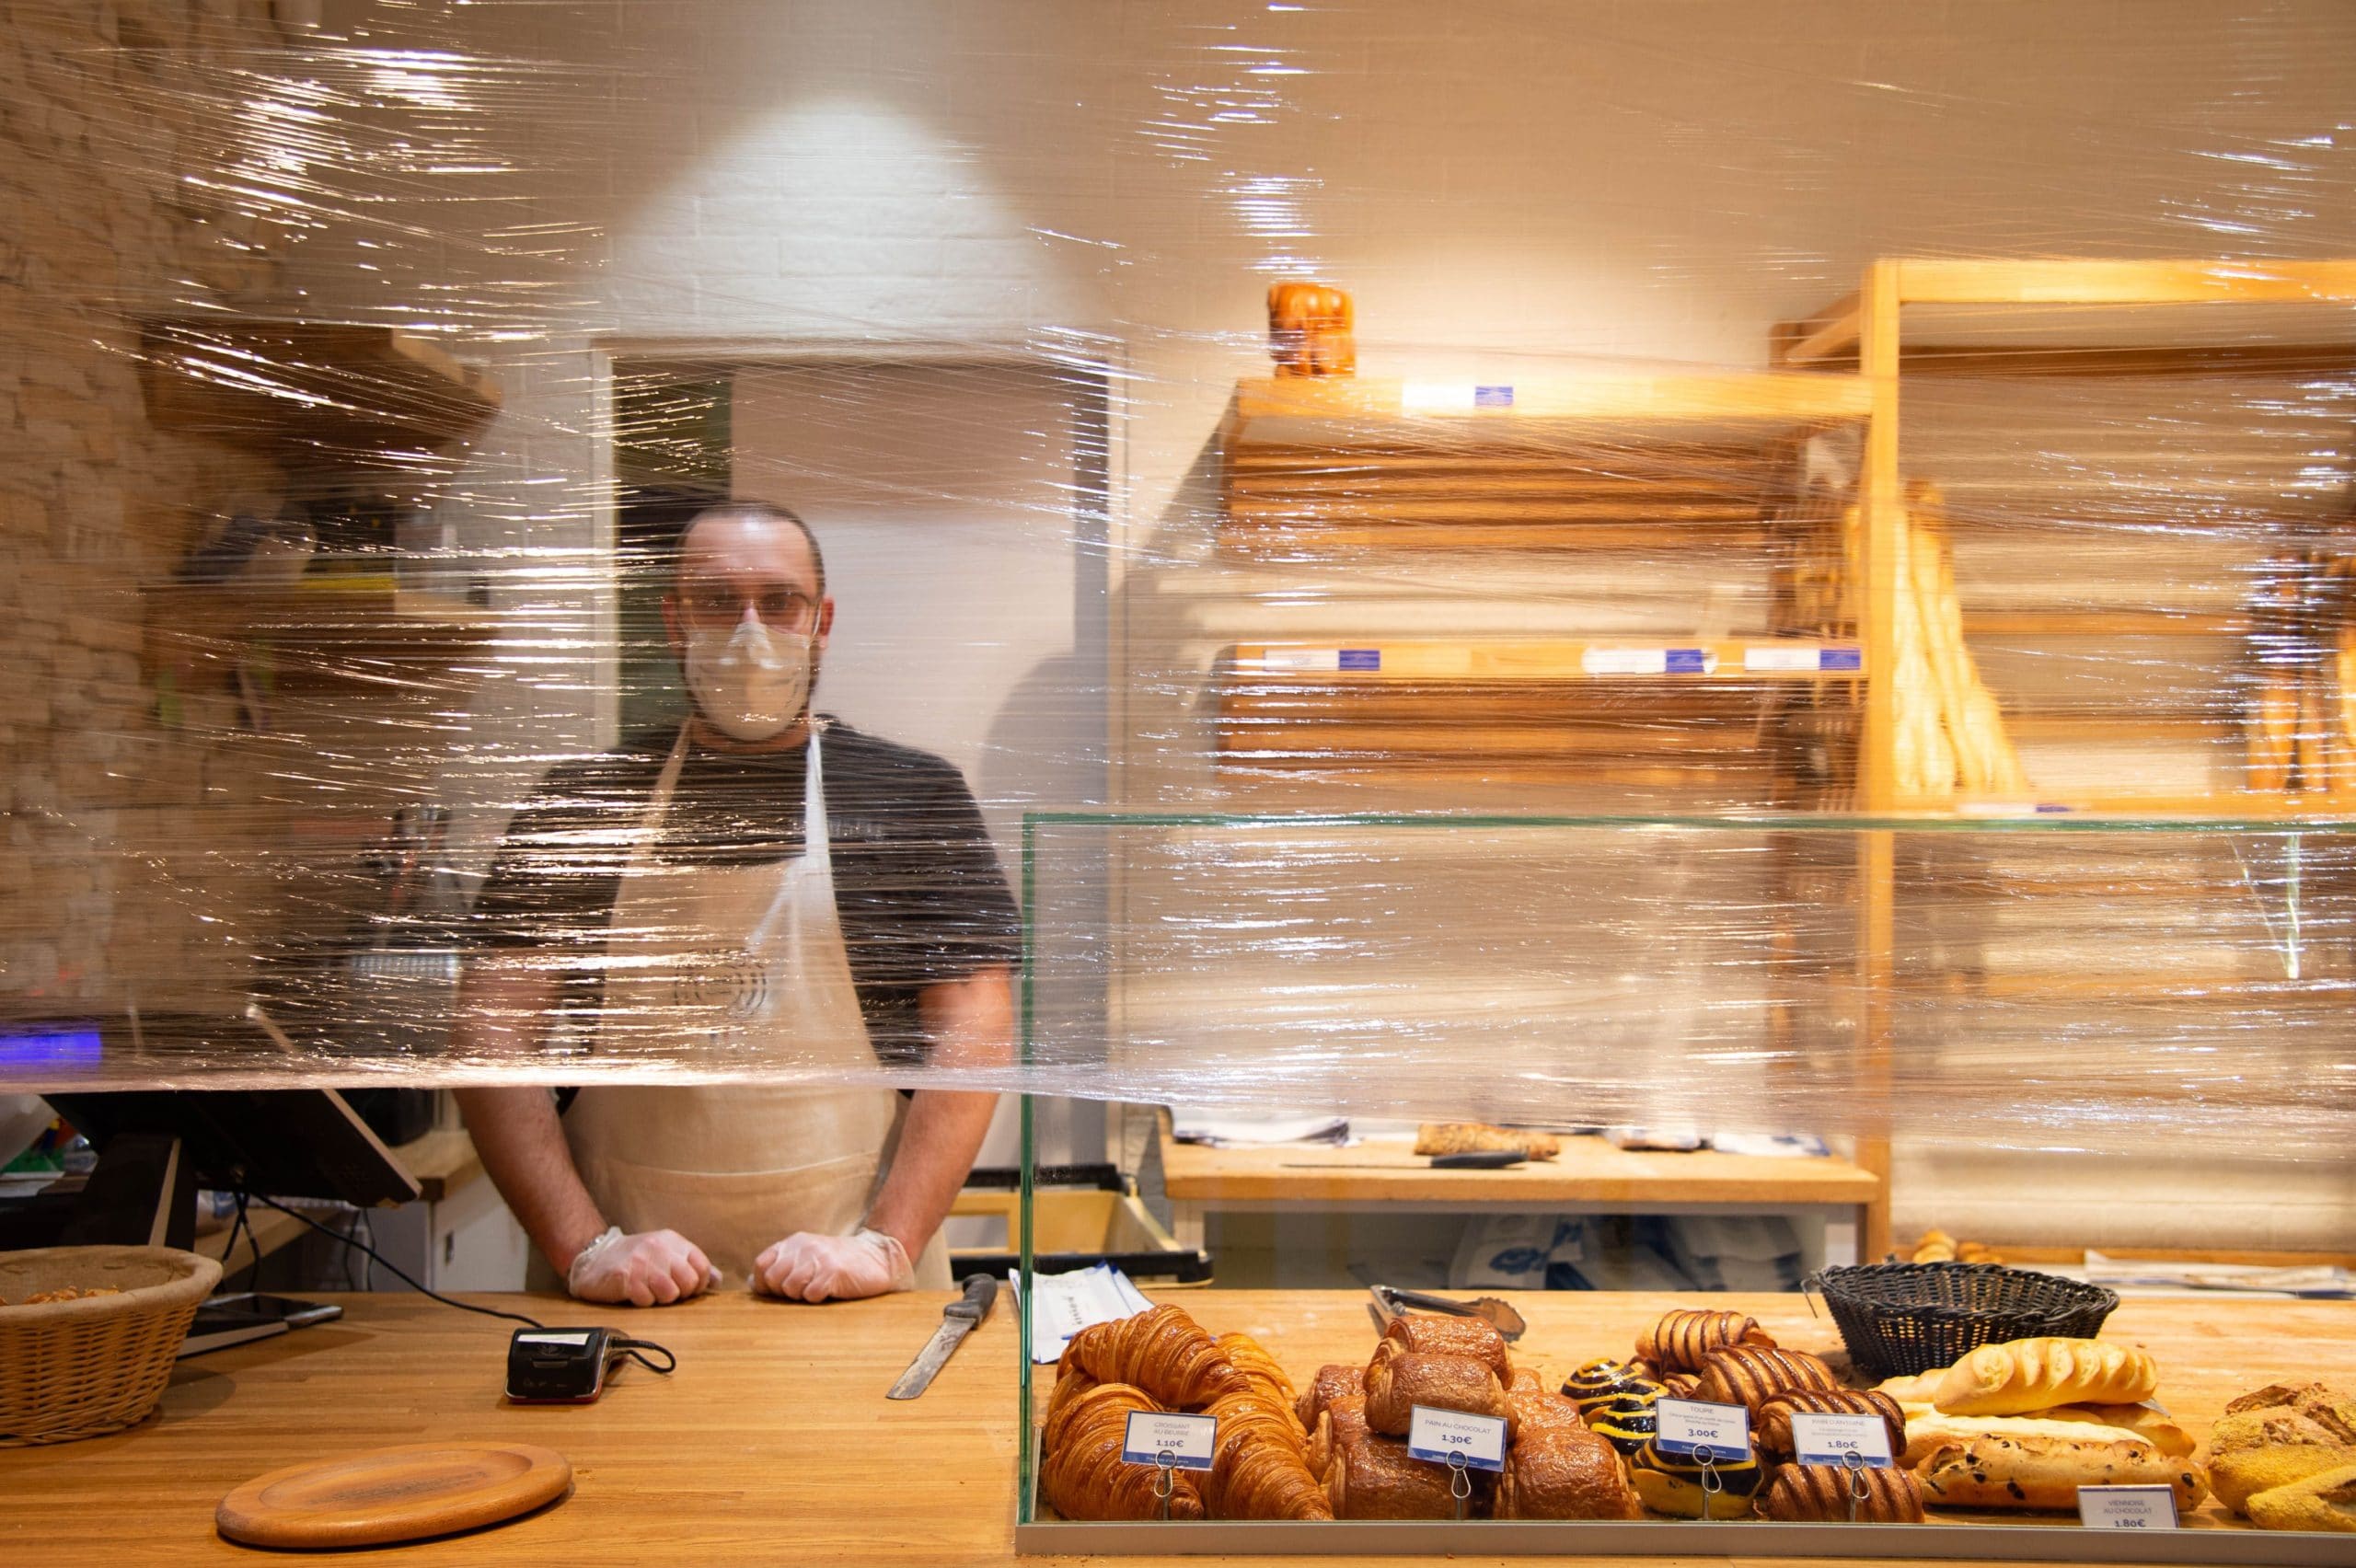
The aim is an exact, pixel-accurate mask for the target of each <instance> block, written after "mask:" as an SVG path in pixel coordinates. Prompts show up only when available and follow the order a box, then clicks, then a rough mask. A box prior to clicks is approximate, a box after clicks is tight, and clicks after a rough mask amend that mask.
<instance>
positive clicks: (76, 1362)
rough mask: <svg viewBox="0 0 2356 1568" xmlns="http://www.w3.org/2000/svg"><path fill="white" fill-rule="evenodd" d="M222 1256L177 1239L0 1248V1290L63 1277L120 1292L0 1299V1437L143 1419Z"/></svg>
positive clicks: (66, 1432) (43, 1285)
mask: <svg viewBox="0 0 2356 1568" xmlns="http://www.w3.org/2000/svg"><path fill="white" fill-rule="evenodd" d="M220 1282H221V1265H220V1264H218V1263H216V1262H214V1261H213V1260H212V1259H210V1258H201V1257H198V1256H197V1255H196V1254H195V1253H194V1252H183V1251H179V1249H177V1248H173V1247H44V1248H41V1249H40V1250H38V1251H30V1252H0V1300H4V1301H13V1302H22V1301H23V1300H24V1299H25V1297H29V1296H35V1295H39V1294H40V1293H42V1292H44V1291H51V1290H57V1289H61V1288H64V1287H65V1286H76V1287H78V1288H81V1289H84V1290H89V1289H96V1288H100V1287H104V1286H113V1287H114V1288H115V1289H117V1290H120V1291H121V1293H122V1294H121V1295H120V1296H97V1297H87V1298H85V1299H83V1300H80V1301H52V1302H45V1303H43V1304H41V1305H40V1306H38V1307H26V1306H14V1307H0V1447H12V1448H13V1447H25V1446H27V1445H29V1444H34V1443H70V1442H73V1441H74V1440H75V1438H77V1437H97V1436H99V1435H103V1434H105V1433H109V1432H120V1431H121V1430H122V1429H123V1428H124V1427H126V1426H130V1425H133V1424H136V1423H138V1422H140V1421H144V1420H145V1419H146V1416H147V1412H150V1411H152V1410H154V1409H155V1408H156V1401H157V1400H158V1399H160V1398H162V1397H163V1393H164V1384H165V1381H166V1380H167V1378H170V1377H171V1375H172V1362H173V1359H174V1358H175V1357H177V1356H178V1355H179V1349H180V1343H181V1342H182V1341H183V1340H185V1339H187V1338H188V1326H189V1323H190V1320H192V1319H193V1318H194V1317H195V1316H196V1309H197V1308H198V1307H199V1306H200V1305H202V1303H203V1300H204V1298H205V1297H208V1296H210V1295H212V1294H213V1287H214V1286H216V1285H218V1284H219V1283H220Z"/></svg>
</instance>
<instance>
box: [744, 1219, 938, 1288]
mask: <svg viewBox="0 0 2356 1568" xmlns="http://www.w3.org/2000/svg"><path fill="white" fill-rule="evenodd" d="M753 1281H754V1283H755V1284H756V1286H759V1287H760V1288H761V1289H763V1290H766V1291H768V1293H769V1294H770V1295H772V1296H782V1297H785V1298H786V1299H787V1300H789V1301H855V1300H858V1299H859V1298H860V1297H868V1296H882V1295H884V1294H886V1293H887V1292H890V1291H895V1290H906V1289H907V1288H908V1287H909V1286H913V1285H914V1284H916V1282H917V1272H916V1269H915V1268H914V1267H913V1266H912V1265H911V1264H910V1263H909V1262H908V1251H907V1248H905V1247H903V1246H901V1245H900V1243H899V1239H898V1238H896V1237H892V1236H886V1235H884V1234H883V1232H882V1231H880V1230H861V1231H860V1232H859V1233H858V1234H857V1235H855V1236H819V1235H815V1234H814V1233H813V1232H810V1231H807V1230H800V1231H796V1232H794V1234H792V1235H791V1236H789V1237H787V1238H786V1239H784V1240H782V1241H780V1242H779V1243H777V1244H776V1245H775V1246H773V1247H771V1248H769V1249H768V1251H765V1252H763V1253H762V1254H761V1255H760V1256H759V1257H757V1258H756V1259H754V1260H753Z"/></svg>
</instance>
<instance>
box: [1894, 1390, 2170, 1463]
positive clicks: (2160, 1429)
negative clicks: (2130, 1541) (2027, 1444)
mask: <svg viewBox="0 0 2356 1568" xmlns="http://www.w3.org/2000/svg"><path fill="white" fill-rule="evenodd" d="M2104 1408H2105V1409H2108V1410H2116V1409H2118V1408H2119V1407H2118V1406H2116V1405H2108V1406H2105V1407H2104ZM2135 1408H2137V1409H2139V1410H2140V1409H2142V1406H2137V1407H2135ZM2146 1415H2147V1416H2148V1417H2149V1419H2148V1420H2144V1421H2141V1422H2134V1423H2130V1424H2116V1423H2112V1422H2108V1421H2104V1420H2102V1419H2101V1418H2100V1417H2099V1416H2097V1415H2096V1413H2095V1412H2094V1411H2093V1410H2092V1409H2090V1408H2088V1407H2087V1406H2085V1405H2062V1406H2061V1407H2060V1408H2059V1409H2055V1410H2045V1411H2039V1412H2037V1413H2036V1414H2035V1415H1942V1414H1940V1413H1939V1412H1937V1411H1935V1410H1932V1409H1929V1408H1928V1407H1924V1408H1923V1409H1921V1410H1919V1411H1917V1412H1915V1413H1914V1414H1912V1415H1910V1416H1909V1417H1908V1418H1907V1422H1906V1447H1905V1451H1904V1452H1903V1453H1902V1454H1901V1455H1900V1458H1899V1463H1900V1464H1902V1465H1905V1466H1907V1467H1908V1468H1910V1469H1911V1468H1912V1467H1914V1466H1916V1465H1919V1464H1921V1463H1922V1462H1923V1460H1924V1459H1926V1458H1929V1457H1930V1455H1931V1451H1932V1450H1933V1449H1934V1448H1941V1447H1946V1445H1948V1444H1950V1443H1971V1442H1977V1441H1978V1440H1979V1439H1981V1438H1982V1437H2061V1438H2067V1439H2071V1440H2073V1441H2076V1442H2080V1443H2149V1444H2150V1445H2151V1446H2152V1447H2154V1448H2156V1449H2158V1450H2159V1451H2160V1453H2161V1455H2162V1456H2163V1457H2165V1458H2176V1459H2180V1458H2188V1457H2189V1456H2190V1454H2191V1453H2192V1448H2193V1444H2192V1438H2191V1435H2190V1434H2189V1433H2187V1432H2186V1431H2185V1430H2184V1428H2183V1427H2181V1426H2178V1425H2177V1424H2175V1423H2174V1422H2171V1421H2168V1420H2167V1419H2165V1417H2163V1416H2160V1415H2159V1414H2158V1413H2157V1412H2146Z"/></svg>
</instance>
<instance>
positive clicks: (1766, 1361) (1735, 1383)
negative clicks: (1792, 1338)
mask: <svg viewBox="0 0 2356 1568" xmlns="http://www.w3.org/2000/svg"><path fill="white" fill-rule="evenodd" d="M1840 1387H1841V1379H1840V1378H1835V1377H1834V1376H1833V1375H1832V1368H1831V1367H1830V1366H1826V1365H1825V1364H1824V1363H1823V1362H1822V1361H1820V1360H1819V1359H1818V1358H1817V1357H1815V1356H1813V1355H1809V1354H1808V1353H1807V1352H1806V1351H1804V1350H1777V1349H1775V1348H1774V1347H1773V1346H1772V1345H1755V1344H1738V1345H1729V1346H1727V1348H1726V1349H1724V1350H1720V1351H1717V1352H1715V1353H1714V1354H1713V1355H1711V1357H1710V1359H1709V1361H1708V1363H1707V1364H1706V1365H1704V1366H1703V1368H1702V1380H1701V1382H1700V1383H1699V1384H1698V1385H1696V1386H1695V1388H1694V1390H1693V1394H1692V1397H1693V1398H1694V1399H1697V1400H1703V1401H1707V1402H1709V1403H1711V1404H1737V1405H1741V1406H1742V1407H1743V1408H1744V1409H1746V1410H1748V1411H1750V1412H1751V1415H1752V1417H1753V1418H1754V1420H1755V1419H1756V1417H1757V1415H1758V1413H1759V1407H1760V1406H1761V1405H1762V1404H1764V1403H1766V1402H1767V1401H1768V1399H1769V1398H1770V1397H1772V1396H1773V1395H1775V1394H1779V1393H1783V1392H1784V1391H1785V1390H1787V1389H1801V1390H1807V1391H1813V1392H1818V1393H1831V1391H1833V1390H1834V1389H1838V1388H1840Z"/></svg>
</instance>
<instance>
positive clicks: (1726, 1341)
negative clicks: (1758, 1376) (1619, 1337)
mask: <svg viewBox="0 0 2356 1568" xmlns="http://www.w3.org/2000/svg"><path fill="white" fill-rule="evenodd" d="M1773 1343H1775V1341H1774V1339H1773V1337H1772V1336H1771V1335H1770V1334H1769V1333H1768V1332H1767V1331H1766V1330H1764V1329H1762V1328H1761V1327H1760V1326H1759V1320H1757V1319H1756V1318H1746V1317H1744V1316H1743V1315H1742V1314H1741V1313H1739V1312H1697V1311H1680V1312H1671V1313H1669V1314H1667V1315H1666V1316H1664V1317H1663V1318H1662V1319H1661V1320H1660V1321H1659V1322H1657V1323H1655V1324H1654V1325H1653V1326H1652V1327H1651V1328H1649V1329H1646V1331H1645V1332H1643V1333H1641V1334H1638V1335H1637V1336H1636V1355H1637V1356H1638V1358H1639V1359H1641V1360H1645V1361H1649V1362H1651V1363H1652V1364H1653V1366H1654V1367H1655V1368H1657V1370H1658V1372H1659V1373H1660V1374H1661V1375H1662V1376H1663V1377H1666V1376H1667V1375H1668V1374H1669V1373H1671V1372H1699V1371H1700V1370H1702V1364H1703V1362H1705V1361H1707V1360H1709V1359H1710V1353H1711V1352H1712V1351H1714V1350H1723V1349H1725V1348H1726V1347H1727V1345H1730V1344H1763V1345H1770V1346H1772V1345H1773Z"/></svg>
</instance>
